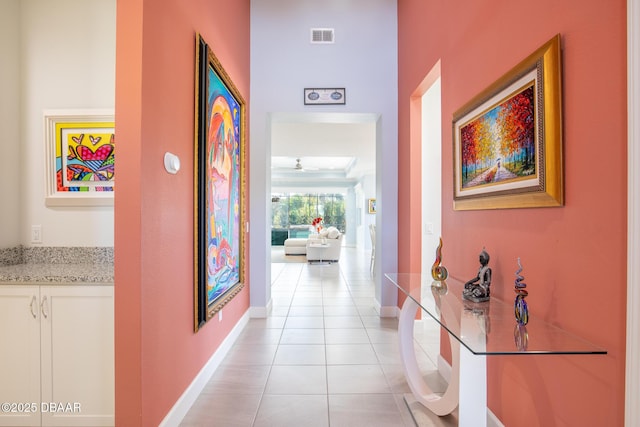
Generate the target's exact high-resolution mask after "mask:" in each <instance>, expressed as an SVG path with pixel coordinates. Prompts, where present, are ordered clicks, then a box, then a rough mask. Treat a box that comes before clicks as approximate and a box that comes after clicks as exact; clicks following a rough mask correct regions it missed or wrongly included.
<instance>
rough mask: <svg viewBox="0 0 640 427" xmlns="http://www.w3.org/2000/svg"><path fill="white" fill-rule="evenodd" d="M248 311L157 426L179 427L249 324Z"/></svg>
mask: <svg viewBox="0 0 640 427" xmlns="http://www.w3.org/2000/svg"><path fill="white" fill-rule="evenodd" d="M250 317H251V316H250V315H249V310H247V311H246V312H245V314H244V315H243V316H242V317H241V318H240V320H239V321H238V323H236V326H234V328H233V329H232V330H231V332H229V335H227V337H226V338H225V339H224V341H222V343H221V344H220V347H218V349H217V350H216V352H215V353H213V355H212V356H211V358H210V359H209V360H208V361H207V363H206V364H205V365H204V367H203V368H202V369H201V370H200V372H199V373H198V375H196V377H195V378H194V379H193V381H192V382H191V384H189V387H187V389H186V390H185V391H184V393H182V396H180V398H179V399H178V400H177V401H176V403H175V404H174V405H173V407H172V408H171V410H170V411H169V412H168V413H167V415H166V416H165V417H164V419H163V420H162V422H161V423H160V424H159V426H160V427H174V426H178V425H180V423H181V422H182V420H183V419H184V417H185V415H187V412H189V409H191V406H192V405H193V404H194V402H195V401H196V399H198V396H200V393H202V390H204V387H205V386H206V385H207V383H208V382H209V380H210V379H211V377H212V376H213V374H214V372H215V371H216V369H218V366H220V363H222V361H223V360H224V358H225V356H226V355H227V353H229V350H230V349H231V346H233V344H234V343H235V342H236V340H237V339H238V336H240V332H242V330H243V329H244V327H245V326H246V325H247V323H248V322H249V318H250Z"/></svg>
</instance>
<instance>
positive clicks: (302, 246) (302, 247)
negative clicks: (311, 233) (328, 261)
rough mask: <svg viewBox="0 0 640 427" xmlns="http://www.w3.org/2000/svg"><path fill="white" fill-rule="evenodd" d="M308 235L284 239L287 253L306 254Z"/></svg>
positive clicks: (285, 252)
mask: <svg viewBox="0 0 640 427" xmlns="http://www.w3.org/2000/svg"><path fill="white" fill-rule="evenodd" d="M307 240H308V239H307V238H306V237H289V238H288V239H287V240H285V241H284V254H285V255H305V254H306V253H307Z"/></svg>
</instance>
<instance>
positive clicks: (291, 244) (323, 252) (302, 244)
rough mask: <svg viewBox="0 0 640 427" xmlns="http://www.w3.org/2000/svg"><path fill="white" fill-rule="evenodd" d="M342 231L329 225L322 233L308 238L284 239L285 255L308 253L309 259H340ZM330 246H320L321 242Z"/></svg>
mask: <svg viewBox="0 0 640 427" xmlns="http://www.w3.org/2000/svg"><path fill="white" fill-rule="evenodd" d="M342 238H343V236H342V233H340V231H339V230H338V229H337V228H335V227H328V228H326V229H324V230H322V231H321V232H320V234H312V235H310V236H309V237H308V238H301V237H293V238H288V239H287V240H285V241H284V254H285V255H306V256H307V261H311V262H313V261H338V260H339V259H340V251H341V249H342V243H343V241H342ZM323 242H324V243H326V244H327V245H328V246H324V247H323V246H319V245H317V244H319V243H323Z"/></svg>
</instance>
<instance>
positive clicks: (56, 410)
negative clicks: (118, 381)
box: [40, 286, 115, 427]
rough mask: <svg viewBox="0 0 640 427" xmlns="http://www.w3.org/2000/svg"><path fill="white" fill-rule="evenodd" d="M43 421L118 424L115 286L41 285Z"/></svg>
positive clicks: (77, 424)
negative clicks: (114, 340) (115, 357)
mask: <svg viewBox="0 0 640 427" xmlns="http://www.w3.org/2000/svg"><path fill="white" fill-rule="evenodd" d="M40 293H41V300H42V310H41V313H40V314H41V328H42V329H41V330H42V332H41V334H42V349H43V351H42V408H41V409H42V425H43V426H67V427H70V426H112V425H114V422H115V421H114V400H115V398H114V343H113V339H114V338H113V329H114V324H113V322H114V314H113V286H42V287H41V289H40Z"/></svg>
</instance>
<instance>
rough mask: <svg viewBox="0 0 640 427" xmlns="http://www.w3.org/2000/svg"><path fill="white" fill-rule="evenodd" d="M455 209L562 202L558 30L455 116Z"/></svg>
mask: <svg viewBox="0 0 640 427" xmlns="http://www.w3.org/2000/svg"><path fill="white" fill-rule="evenodd" d="M453 163H454V164H453V173H454V180H453V182H454V194H453V203H454V209H456V210H471V209H505V208H529V207H543V206H562V205H563V204H564V190H563V160H562V70H561V51H560V36H559V35H557V36H555V37H554V38H553V39H551V40H550V41H548V42H547V43H545V44H544V45H543V46H542V47H540V48H539V49H538V50H536V51H535V52H534V53H532V54H531V55H530V56H529V57H528V58H526V59H525V60H524V61H522V62H521V63H520V64H518V65H517V66H516V67H514V68H513V69H512V70H511V71H509V72H508V73H507V74H505V75H504V76H503V77H502V78H500V79H499V80H498V81H496V82H495V83H494V84H492V85H491V86H490V87H488V88H487V89H486V90H484V91H483V92H482V93H480V94H479V95H478V96H476V97H475V98H473V99H472V100H471V101H469V102H468V103H467V104H466V105H465V106H463V107H462V108H460V109H459V110H458V111H457V112H455V113H454V116H453Z"/></svg>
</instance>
